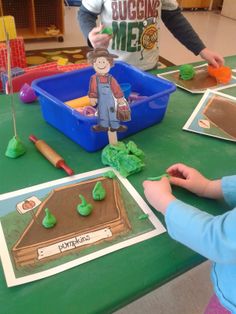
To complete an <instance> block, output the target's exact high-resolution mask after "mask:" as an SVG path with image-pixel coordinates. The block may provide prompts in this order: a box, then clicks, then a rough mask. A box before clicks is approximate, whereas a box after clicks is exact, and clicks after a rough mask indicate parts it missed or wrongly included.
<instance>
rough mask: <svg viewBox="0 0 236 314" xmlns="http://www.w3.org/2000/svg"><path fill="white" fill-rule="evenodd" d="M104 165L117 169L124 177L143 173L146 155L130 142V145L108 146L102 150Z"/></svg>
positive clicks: (119, 143) (121, 143) (120, 143)
mask: <svg viewBox="0 0 236 314" xmlns="http://www.w3.org/2000/svg"><path fill="white" fill-rule="evenodd" d="M101 157H102V163H103V164H104V165H109V166H111V167H113V168H115V169H116V170H117V171H118V172H119V173H120V174H121V175H122V176H123V177H128V176H129V175H131V174H133V173H137V172H139V171H141V170H142V169H143V167H144V162H143V160H144V153H143V151H142V150H141V149H139V148H138V147H137V145H136V144H135V143H134V142H133V141H130V142H128V144H125V143H123V142H118V143H117V144H116V145H111V144H108V145H107V146H106V147H105V148H104V149H103V150H102V156H101Z"/></svg>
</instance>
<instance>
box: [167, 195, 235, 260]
mask: <svg viewBox="0 0 236 314" xmlns="http://www.w3.org/2000/svg"><path fill="white" fill-rule="evenodd" d="M165 221H166V225H167V229H168V232H169V234H170V236H171V237H172V238H173V239H175V240H177V241H179V242H181V243H182V244H184V245H186V246H187V247H189V248H191V249H192V250H194V251H196V252H198V253H199V254H201V255H203V256H205V257H206V258H208V259H210V260H212V261H214V262H218V263H236V208H234V209H232V210H231V211H228V212H226V213H224V214H222V215H219V216H212V215H210V214H208V213H206V212H204V211H201V210H199V209H197V208H195V207H193V206H190V205H187V204H185V203H183V202H181V201H179V200H175V201H173V202H171V203H170V205H169V206H168V208H167V210H166V215H165Z"/></svg>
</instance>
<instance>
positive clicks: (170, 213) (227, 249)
mask: <svg viewBox="0 0 236 314" xmlns="http://www.w3.org/2000/svg"><path fill="white" fill-rule="evenodd" d="M167 173H168V174H169V175H170V178H169V179H167V178H166V177H163V178H162V179H161V180H160V181H144V183H143V187H144V193H145V196H146V198H147V200H148V202H149V203H150V204H151V205H152V206H153V207H154V208H155V209H156V210H158V211H160V212H161V213H162V214H164V215H165V221H166V226H167V230H168V233H169V235H170V236H171V237H172V238H173V239H175V240H177V241H179V242H181V243H183V244H184V245H186V246H188V247H189V248H191V249H192V250H194V251H196V252H198V253H199V254H201V255H203V256H205V257H206V258H208V259H210V260H211V261H212V262H213V264H212V272H211V278H212V283H213V286H214V290H215V294H216V295H214V296H213V298H212V299H211V301H210V303H209V306H208V308H207V311H206V313H213V312H211V310H212V307H214V308H215V309H216V308H217V309H220V310H221V311H220V312H216V311H215V312H214V313H236V175H235V176H229V177H223V178H222V179H221V180H212V181H211V180H208V179H207V178H205V177H204V176H203V175H202V174H201V173H200V172H198V171H197V170H196V169H194V168H190V167H188V166H186V165H184V164H175V165H173V166H171V167H169V168H168V169H167ZM170 183H171V184H173V185H176V186H180V187H183V188H185V189H187V190H189V191H190V192H192V193H195V194H197V195H198V196H201V197H207V198H212V199H221V198H224V199H225V201H226V202H227V203H228V204H229V205H230V206H231V207H232V210H230V211H227V212H224V213H222V214H221V215H219V216H213V215H210V214H208V213H206V212H204V211H201V210H199V209H197V208H195V207H193V206H190V205H188V204H186V203H184V202H182V201H180V200H177V199H176V198H175V197H174V195H173V194H172V190H171V186H170Z"/></svg>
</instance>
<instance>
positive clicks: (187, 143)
mask: <svg viewBox="0 0 236 314" xmlns="http://www.w3.org/2000/svg"><path fill="white" fill-rule="evenodd" d="M235 63H236V57H229V58H227V64H228V65H230V66H231V67H235ZM225 92H226V93H228V94H231V95H234V96H236V88H230V89H228V90H226V91H225ZM14 97H15V100H16V114H17V128H18V133H19V136H20V138H21V139H22V141H23V142H24V143H25V145H26V147H27V153H26V154H25V155H24V156H22V157H20V158H18V159H14V160H12V159H9V158H6V157H5V156H4V153H5V149H6V147H7V143H8V141H9V139H10V138H11V137H12V135H13V130H12V121H11V114H10V108H9V104H8V98H7V97H6V96H0V137H1V141H0V143H1V145H0V193H6V192H9V191H14V190H17V189H21V188H24V187H29V186H32V185H35V184H39V183H42V182H46V181H50V180H55V179H58V178H62V177H64V176H65V173H64V172H63V170H60V169H56V168H54V167H53V166H52V165H51V164H50V163H49V162H48V161H47V160H46V159H45V158H44V157H43V156H42V155H40V154H39V153H38V151H36V149H35V147H34V145H33V144H32V143H31V142H30V141H29V140H28V136H29V135H30V134H32V133H33V134H35V135H36V136H37V137H38V138H39V139H44V140H45V141H46V142H47V143H48V144H49V145H51V146H52V147H53V148H54V149H55V150H56V151H57V152H58V153H60V155H62V156H63V157H64V158H65V160H66V162H67V164H68V165H69V166H70V167H71V168H72V169H74V171H75V173H76V174H77V173H82V172H85V171H89V170H94V169H98V168H101V167H103V165H102V164H101V160H100V155H101V153H100V152H96V153H87V152H85V151H84V150H83V149H82V148H80V147H79V146H78V145H77V144H75V143H74V142H72V141H71V140H69V139H68V138H67V137H65V136H64V135H63V134H61V133H60V132H58V131H57V130H55V129H54V128H52V127H51V126H50V125H48V124H47V123H46V122H45V121H44V120H43V118H42V116H41V113H40V108H39V105H38V103H35V104H32V105H25V104H22V103H20V102H19V101H18V95H14ZM200 98H201V95H191V94H190V93H188V92H186V91H183V90H181V89H177V91H176V92H175V93H174V94H172V96H171V98H170V102H169V105H168V109H167V112H166V115H165V118H164V120H163V121H162V122H161V123H160V124H157V125H155V126H152V127H150V128H148V129H145V130H143V131H142V132H140V133H138V134H135V135H133V136H130V137H129V138H128V139H127V140H133V141H135V143H136V144H137V145H138V146H139V147H140V148H142V149H143V151H144V152H145V154H146V160H145V162H146V167H145V169H144V170H143V171H142V172H141V173H138V174H135V175H132V176H130V177H129V180H130V182H131V183H132V184H133V186H134V187H135V188H136V189H137V191H138V192H139V193H140V194H141V195H142V196H143V189H142V182H143V180H144V179H146V178H147V177H150V176H154V175H160V174H162V173H164V172H165V169H166V168H167V167H168V166H169V165H171V164H172V163H175V162H184V163H187V164H189V165H192V166H194V167H197V168H198V169H199V170H200V171H202V172H203V173H204V174H205V175H206V176H209V177H210V178H217V177H221V176H223V175H230V174H232V173H233V172H235V153H236V146H235V143H233V142H227V141H224V140H219V139H216V138H211V137H207V136H202V135H198V134H194V133H191V132H185V131H182V127H183V125H184V123H185V122H186V121H187V119H188V117H189V116H190V114H191V113H192V111H193V109H194V108H195V106H196V104H197V103H198V102H199V100H200ZM147 139H148V140H147ZM174 194H175V195H176V196H177V197H179V198H181V199H182V200H184V201H186V202H188V203H190V204H192V205H194V206H198V207H199V208H201V209H204V210H206V211H208V212H210V213H213V214H219V213H220V212H221V209H222V207H223V208H225V209H226V205H224V204H223V205H222V204H218V203H217V202H215V201H213V200H206V199H199V198H197V197H196V196H194V195H192V194H191V193H188V192H186V191H183V190H181V189H178V188H174ZM157 215H158V217H159V218H160V219H161V221H162V222H163V217H162V216H161V215H159V214H157ZM203 261H204V258H203V257H202V256H200V255H198V254H196V253H195V252H193V251H191V250H190V249H188V248H186V247H184V246H182V245H181V244H179V243H177V242H175V241H173V240H172V239H171V238H170V237H169V236H168V234H167V233H165V234H163V235H160V236H158V237H155V238H152V239H150V240H147V241H144V242H142V243H139V244H136V245H133V246H131V247H128V248H125V249H122V250H120V251H116V252H114V253H111V254H109V255H106V256H104V257H102V258H98V259H96V260H93V261H91V262H89V263H86V264H83V265H81V266H78V267H75V268H72V269H70V270H67V271H65V272H63V273H60V274H58V275H55V276H52V277H50V278H46V279H43V280H40V281H35V282H32V283H29V284H25V285H22V286H17V287H13V288H7V287H6V283H5V279H4V274H3V271H2V269H1V271H0V304H1V306H0V308H1V310H0V312H1V314H6V313H8V314H10V313H14V314H17V313H34V314H37V313H40V314H41V313H44V314H47V313H50V314H51V313H63V314H64V313H67V314H70V313H108V312H112V311H114V310H116V309H118V308H120V307H122V306H124V305H126V304H128V303H129V302H131V301H133V300H135V299H137V298H139V297H141V296H142V295H144V294H146V293H148V292H149V291H151V290H153V289H155V288H157V287H158V286H160V285H162V284H164V283H166V282H167V281H169V280H171V279H173V278H174V277H176V276H178V275H180V274H182V273H184V272H185V271H187V270H189V269H191V268H192V267H194V266H196V265H198V264H199V263H201V262H203Z"/></svg>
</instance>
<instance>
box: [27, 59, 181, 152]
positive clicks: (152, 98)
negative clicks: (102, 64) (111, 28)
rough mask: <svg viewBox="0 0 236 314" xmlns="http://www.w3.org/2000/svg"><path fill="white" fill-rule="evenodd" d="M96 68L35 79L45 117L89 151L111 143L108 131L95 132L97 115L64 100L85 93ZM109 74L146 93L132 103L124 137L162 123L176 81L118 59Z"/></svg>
mask: <svg viewBox="0 0 236 314" xmlns="http://www.w3.org/2000/svg"><path fill="white" fill-rule="evenodd" d="M94 73H95V72H94V69H93V67H87V68H85V69H82V70H77V71H72V72H66V73H63V74H58V75H55V76H52V77H44V78H41V79H38V80H35V81H34V82H33V83H32V87H33V88H34V90H35V91H36V93H37V95H38V96H39V102H40V104H41V109H42V114H43V117H44V119H45V120H46V121H47V122H48V123H49V124H51V125H52V126H54V127H55V128H57V129H58V130H60V131H61V132H63V133H64V134H65V135H66V136H68V137H69V138H71V139H72V140H73V141H75V142H76V143H78V144H79V145H80V146H82V147H83V148H84V149H85V150H87V151H89V152H93V151H97V150H99V149H101V148H103V147H104V146H106V145H107V144H108V135H107V133H106V132H101V133H96V132H94V131H92V130H91V127H92V126H93V125H95V124H97V118H96V117H86V116H84V115H82V114H80V113H79V112H78V111H77V110H75V109H73V108H71V107H69V106H67V105H66V104H65V103H64V102H66V101H68V100H71V99H75V98H79V97H83V96H86V95H87V94H88V89H89V81H90V77H91V75H93V74H94ZM110 73H111V74H112V75H113V76H114V78H116V80H117V81H118V83H119V84H121V83H130V84H131V90H132V92H137V93H139V94H140V95H144V96H147V97H146V98H145V99H142V100H140V101H137V102H135V103H132V104H131V121H128V122H124V123H122V124H125V125H127V127H128V130H127V131H126V132H123V133H117V136H118V139H119V140H121V139H123V138H125V137H127V136H129V135H131V134H134V133H136V132H139V131H141V130H143V129H144V128H147V127H149V126H151V125H153V124H156V123H159V122H160V121H161V120H162V119H163V117H164V115H165V112H166V108H167V104H168V100H169V96H170V94H171V93H172V92H174V91H175V89H176V87H175V85H174V84H173V83H171V82H169V81H167V80H164V79H162V78H158V77H156V76H154V75H151V74H149V73H146V72H143V71H141V70H139V69H137V68H135V67H133V66H131V65H129V64H127V63H124V62H121V61H117V62H116V63H115V65H114V66H113V67H112V68H111V70H110Z"/></svg>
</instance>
